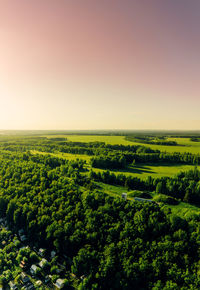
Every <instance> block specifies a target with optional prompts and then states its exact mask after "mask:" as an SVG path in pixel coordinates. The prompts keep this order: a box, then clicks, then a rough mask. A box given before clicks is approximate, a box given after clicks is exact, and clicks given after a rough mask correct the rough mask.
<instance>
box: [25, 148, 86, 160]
mask: <svg viewBox="0 0 200 290" xmlns="http://www.w3.org/2000/svg"><path fill="white" fill-rule="evenodd" d="M30 152H31V153H32V154H43V155H51V156H54V157H57V158H63V159H67V160H76V159H82V160H85V161H87V162H88V161H90V159H91V156H88V155H83V154H70V153H61V152H58V153H49V152H41V151H38V150H31V151H30Z"/></svg>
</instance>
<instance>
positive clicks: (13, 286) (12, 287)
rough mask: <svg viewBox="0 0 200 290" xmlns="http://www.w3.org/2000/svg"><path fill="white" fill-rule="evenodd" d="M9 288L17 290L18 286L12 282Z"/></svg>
mask: <svg viewBox="0 0 200 290" xmlns="http://www.w3.org/2000/svg"><path fill="white" fill-rule="evenodd" d="M8 284H9V286H10V289H14V290H15V289H17V285H16V284H15V283H14V282H13V281H10V282H9V283H8Z"/></svg>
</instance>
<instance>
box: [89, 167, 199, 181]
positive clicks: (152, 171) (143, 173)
mask: <svg viewBox="0 0 200 290" xmlns="http://www.w3.org/2000/svg"><path fill="white" fill-rule="evenodd" d="M194 167H195V166H193V165H173V166H172V165H163V164H162V165H160V164H158V165H155V164H152V165H149V164H148V165H145V164H140V165H136V166H134V167H129V168H128V169H125V170H120V171H119V170H110V172H112V173H115V174H117V175H118V174H124V175H126V176H134V177H139V178H141V179H146V178H147V177H148V176H151V177H153V178H161V177H166V176H169V177H173V176H175V175H176V174H177V173H179V172H180V171H188V170H190V169H194ZM198 169H200V166H199V167H198ZM93 170H94V171H96V172H98V171H104V170H103V169H98V168H93Z"/></svg>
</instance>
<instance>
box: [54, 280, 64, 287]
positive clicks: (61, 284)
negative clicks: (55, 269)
mask: <svg viewBox="0 0 200 290" xmlns="http://www.w3.org/2000/svg"><path fill="white" fill-rule="evenodd" d="M64 284H65V283H64V279H60V278H59V279H57V280H56V284H55V286H56V287H57V288H58V289H61V288H63V287H64Z"/></svg>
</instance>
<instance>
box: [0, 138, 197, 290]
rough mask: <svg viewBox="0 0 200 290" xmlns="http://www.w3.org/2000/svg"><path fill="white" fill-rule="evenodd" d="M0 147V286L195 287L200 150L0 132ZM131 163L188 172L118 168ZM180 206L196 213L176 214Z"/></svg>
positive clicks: (45, 287)
mask: <svg viewBox="0 0 200 290" xmlns="http://www.w3.org/2000/svg"><path fill="white" fill-rule="evenodd" d="M192 142H193V141H192ZM169 146H170V145H169ZM0 153H1V154H0V162H1V167H0V227H1V229H0V284H1V285H2V286H3V287H10V288H11V286H8V285H11V283H14V284H15V286H16V288H15V289H22V288H23V287H27V286H26V283H25V282H24V281H23V279H22V276H23V275H26V276H27V277H28V278H27V279H29V280H30V281H29V282H27V283H29V284H30V285H29V286H28V287H32V288H30V289H54V288H55V289H57V288H56V287H58V283H61V282H60V281H62V288H63V289H154V290H156V289H199V288H200V264H199V261H200V214H199V207H200V171H199V167H198V165H199V162H200V155H198V154H193V153H181V152H173V153H169V152H162V151H161V150H160V147H159V149H156V150H155V149H151V148H149V147H148V145H147V147H146V146H144V144H142V145H124V144H120V143H119V144H108V143H106V142H99V141H96V142H81V141H80V142H73V141H70V140H68V137H65V136H64V135H63V136H57V135H56V136H55V138H54V137H52V136H51V135H50V136H45V135H41V136H7V137H2V138H1V140H0ZM65 154H66V155H65ZM69 156H70V158H69ZM73 156H74V158H73ZM77 156H80V158H78V157H77ZM84 156H87V157H89V159H84ZM140 163H143V164H148V163H151V164H152V163H159V164H160V165H161V166H162V165H163V166H164V164H166V163H168V164H170V166H175V165H179V164H187V165H188V164H190V165H192V166H193V168H192V169H191V170H189V171H182V172H178V173H177V174H176V175H175V176H172V177H171V176H165V177H161V178H154V177H153V176H151V175H150V176H149V177H148V178H147V179H142V178H138V177H134V175H133V174H132V175H127V174H123V172H121V171H120V172H118V170H122V169H126V168H129V167H130V166H132V167H133V168H134V166H136V165H137V164H140ZM113 170H115V171H113ZM102 185H104V187H105V188H106V186H108V185H112V186H113V187H114V188H116V194H115V192H114V193H113V194H109V193H108V192H107V191H106V190H104V189H103V187H102ZM119 188H122V190H123V191H124V192H126V193H127V196H128V198H127V199H123V198H122V196H121V194H117V190H118V189H119ZM135 197H141V198H142V199H141V200H142V201H137V199H135ZM145 198H148V200H149V201H147V200H146V201H145ZM182 204H185V205H190V206H193V207H195V208H196V212H195V213H193V214H191V215H189V216H188V217H187V218H186V217H183V216H180V215H179V214H178V213H177V214H176V213H175V212H174V207H175V208H177V209H179V206H180V205H182ZM177 212H178V210H177ZM41 249H44V253H45V254H44V256H43V254H41V253H40V250H41ZM52 253H55V254H54V255H52ZM44 260H45V261H46V262H45V261H44ZM42 261H43V262H44V265H45V266H43V264H42ZM22 262H23V263H22ZM20 265H21V266H20ZM22 265H26V266H23V267H22ZM33 265H36V268H35V269H36V270H35V272H34V273H32V272H33V271H32V270H33ZM31 269H32V270H31ZM23 273H25V274H23ZM27 281H28V280H27ZM38 281H39V282H38ZM24 289H27V288H24ZM28 289H29V288H28Z"/></svg>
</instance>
